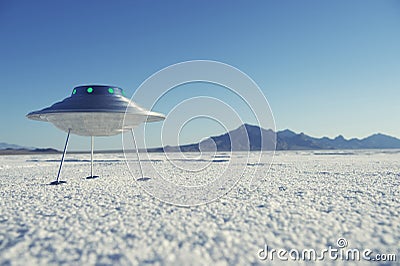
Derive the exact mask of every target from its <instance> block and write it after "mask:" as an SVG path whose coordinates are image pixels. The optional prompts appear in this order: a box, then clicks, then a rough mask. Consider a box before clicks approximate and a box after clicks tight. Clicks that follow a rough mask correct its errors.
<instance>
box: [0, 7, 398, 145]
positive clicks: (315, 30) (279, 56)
mask: <svg viewBox="0 0 400 266" xmlns="http://www.w3.org/2000/svg"><path fill="white" fill-rule="evenodd" d="M0 36H1V41H0V73H1V74H0V79H1V97H0V109H1V112H0V121H1V131H0V142H8V143H15V144H20V145H25V146H36V147H55V148H58V149H61V148H62V146H63V143H64V139H65V133H64V132H61V131H59V130H58V129H56V128H55V127H53V126H52V125H50V124H47V123H40V122H36V121H31V120H28V119H26V118H25V115H26V113H28V112H30V111H32V110H37V109H41V108H43V107H46V106H49V105H51V104H52V103H54V102H56V101H59V100H62V99H64V98H65V97H67V96H68V95H69V94H70V93H71V90H72V88H73V87H74V86H75V85H78V84H88V83H101V84H113V85H116V86H120V87H122V88H124V89H125V90H126V91H127V94H128V95H132V94H133V93H134V90H135V89H136V88H137V87H138V86H139V85H140V84H141V83H142V82H143V81H144V80H145V79H146V78H147V77H148V76H149V75H151V74H153V73H154V72H156V71H158V70H160V69H162V68H164V67H166V66H168V65H171V64H174V63H177V62H181V61H186V60H193V59H210V60H217V61H222V62H225V63H228V64H231V65H233V66H235V67H237V68H239V69H241V70H242V71H244V72H245V73H247V74H248V75H249V76H250V77H252V78H253V80H255V81H256V82H257V83H258V84H259V86H260V87H261V89H262V90H263V92H264V93H265V95H266V97H267V98H268V100H269V102H270V105H271V108H272V110H273V113H274V116H275V120H276V126H277V129H284V128H290V129H292V130H294V131H296V132H301V131H303V132H305V133H307V134H309V135H313V136H330V137H334V136H336V135H338V134H342V135H344V136H345V137H347V138H351V137H365V136H367V135H370V134H372V133H376V132H382V133H386V134H390V135H393V136H396V137H400V123H399V122H400V118H399V117H400V104H399V101H400V48H399V47H400V2H399V1H386V0H382V1H378V0H374V1H365V0H362V1H347V0H346V1H286V0H284V1H139V2H138V1H11V0H10V1H7V0H5V1H1V2H0ZM187 141H189V140H187ZM194 141H195V140H194ZM70 145H71V146H70V147H71V149H75V150H79V149H86V148H88V147H89V139H87V138H83V137H76V136H74V137H73V139H71V143H70ZM97 145H98V146H97V147H98V148H106V149H117V148H120V147H121V141H120V136H117V137H111V138H101V139H99V140H98V141H97Z"/></svg>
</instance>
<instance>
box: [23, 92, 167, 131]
mask: <svg viewBox="0 0 400 266" xmlns="http://www.w3.org/2000/svg"><path fill="white" fill-rule="evenodd" d="M124 116H125V123H124ZM27 117H28V118H29V119H33V120H39V121H45V122H50V123H52V124H54V125H55V126H56V127H58V128H59V129H61V130H63V131H65V132H68V131H70V133H72V134H76V135H80V136H112V135H117V134H119V133H121V132H122V131H123V130H128V129H131V128H134V127H136V126H137V125H139V124H141V123H143V122H156V121H161V120H164V119H165V116H164V115H163V114H160V113H156V112H151V111H148V110H146V109H144V108H142V107H140V106H138V105H137V104H136V103H134V102H132V101H130V100H129V99H128V98H126V97H125V96H124V94H123V90H122V89H121V88H118V87H113V86H98V85H89V86H79V87H76V88H74V90H73V91H72V94H71V96H70V97H68V98H65V99H64V100H62V101H61V102H57V103H55V104H53V105H52V106H50V107H47V108H44V109H42V110H39V111H34V112H31V113H29V114H27ZM123 126H124V129H123V128H122V127H123Z"/></svg>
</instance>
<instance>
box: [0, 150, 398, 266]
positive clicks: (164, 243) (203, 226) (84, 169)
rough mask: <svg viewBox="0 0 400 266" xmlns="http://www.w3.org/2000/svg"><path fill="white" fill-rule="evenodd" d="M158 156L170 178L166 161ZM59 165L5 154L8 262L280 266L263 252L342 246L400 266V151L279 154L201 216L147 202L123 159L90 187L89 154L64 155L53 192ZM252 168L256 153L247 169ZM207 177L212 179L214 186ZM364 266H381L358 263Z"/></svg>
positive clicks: (2, 218)
mask: <svg viewBox="0 0 400 266" xmlns="http://www.w3.org/2000/svg"><path fill="white" fill-rule="evenodd" d="M150 156H151V157H152V159H153V158H154V162H156V163H157V167H158V169H160V170H161V171H165V172H166V173H169V174H171V171H170V170H169V168H168V167H169V166H168V163H167V162H166V161H165V160H164V159H163V156H162V155H161V154H151V155H150ZM60 157H61V155H59V154H57V155H24V156H17V155H15V156H0V195H1V201H0V265H47V264H52V265H54V264H67V265H271V264H278V263H279V264H282V263H283V262H282V261H280V260H279V259H277V258H276V257H275V258H274V260H273V261H271V260H270V259H269V258H267V259H266V260H260V258H259V256H258V253H259V251H260V249H262V248H264V247H265V245H266V244H267V245H268V247H269V248H273V249H285V250H288V251H289V250H291V249H297V250H302V249H310V248H313V249H315V250H317V251H321V250H322V249H324V248H328V247H329V246H332V247H337V240H338V239H339V238H344V239H346V241H347V242H348V246H347V247H346V248H352V249H359V250H363V249H370V250H372V255H371V256H373V255H374V254H396V255H397V261H395V262H385V264H391V265H399V263H400V188H399V187H400V151H397V150H386V151H377V150H370V151H335V152H333V153H332V151H318V152H317V151H288V152H277V153H276V155H275V158H274V161H273V163H272V166H271V169H270V171H269V172H268V168H269V165H260V166H259V167H263V168H262V170H263V172H264V173H266V176H265V180H264V181H263V182H262V184H261V185H260V186H259V187H258V188H257V189H256V190H255V191H250V190H249V187H248V183H247V182H246V174H245V177H244V179H243V180H241V181H240V182H239V183H238V184H237V186H236V187H234V188H233V189H232V190H230V192H229V193H227V194H226V195H225V196H223V197H221V198H220V199H218V200H216V201H214V202H212V203H209V204H206V205H201V206H197V207H178V206H174V205H170V204H167V203H164V202H161V201H159V200H157V199H155V198H154V197H152V196H150V195H148V194H147V193H146V192H144V191H143V190H142V189H141V188H140V187H139V186H138V184H137V182H136V181H135V179H134V178H133V177H132V175H131V174H130V172H129V169H128V167H127V165H126V163H125V161H124V155H123V154H95V159H96V161H95V174H98V175H100V178H98V179H92V180H86V179H85V177H86V176H87V175H88V174H89V172H90V162H89V161H88V160H89V159H90V155H88V154H78V155H77V154H67V156H66V161H65V164H64V166H63V171H62V178H61V179H62V180H66V181H67V183H66V184H63V185H59V186H50V185H47V184H48V183H50V182H51V181H53V180H54V178H55V176H56V174H57V171H58V164H59V159H60ZM222 157H224V156H222ZM253 161H254V163H256V162H257V161H256V156H255V155H254V154H251V155H250V158H249V165H248V166H249V167H248V168H251V167H254V164H252V162H253ZM147 163H149V162H147ZM194 163H195V162H194ZM199 163H200V162H199ZM245 163H246V162H245ZM224 164H227V162H225V161H224V160H220V161H216V162H213V163H212V165H216V166H224ZM232 167H239V166H232ZM213 171H214V170H213ZM133 172H134V175H135V176H136V177H139V172H138V170H137V169H133ZM206 173H208V174H205V175H204V180H208V179H210V178H212V175H213V172H212V171H209V172H206ZM174 176H175V175H174V174H173V173H172V177H174ZM196 178H197V179H193V180H191V179H190V178H185V177H184V176H178V175H177V176H176V180H173V182H176V183H182V184H190V182H193V183H195V184H197V183H201V182H202V180H199V178H198V177H196ZM140 182H148V181H140ZM185 182H186V183H185ZM295 263H297V264H303V263H305V262H302V261H300V262H299V261H296V262H295ZM306 263H307V264H308V263H315V262H314V261H308V262H306ZM360 263H362V264H369V265H379V264H381V263H382V262H379V263H376V262H375V263H374V264H372V263H371V262H368V263H367V262H366V261H361V262H351V263H350V264H360ZM285 264H286V265H289V264H287V263H285ZM292 264H293V262H292ZM319 264H320V265H325V264H338V265H344V264H346V265H347V264H349V262H347V261H343V260H340V259H338V260H329V258H326V259H325V260H324V261H323V262H319Z"/></svg>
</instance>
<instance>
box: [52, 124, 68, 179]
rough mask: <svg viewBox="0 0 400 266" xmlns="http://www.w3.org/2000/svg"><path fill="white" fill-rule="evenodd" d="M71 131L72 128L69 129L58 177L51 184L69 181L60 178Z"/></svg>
mask: <svg viewBox="0 0 400 266" xmlns="http://www.w3.org/2000/svg"><path fill="white" fill-rule="evenodd" d="M70 132H71V130H70V129H68V134H67V140H66V141H65V146H64V152H63V155H62V158H61V163H60V168H59V169H58V174H57V179H56V181H53V182H51V183H50V185H59V184H64V183H67V181H59V180H58V179H59V177H60V173H61V169H62V165H63V162H64V157H65V154H66V153H67V146H68V140H69V133H70Z"/></svg>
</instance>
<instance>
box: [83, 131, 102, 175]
mask: <svg viewBox="0 0 400 266" xmlns="http://www.w3.org/2000/svg"><path fill="white" fill-rule="evenodd" d="M90 138H91V140H90V142H91V153H90V176H88V177H86V179H93V178H98V177H99V176H98V175H93V146H94V140H93V136H91V137H90Z"/></svg>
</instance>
